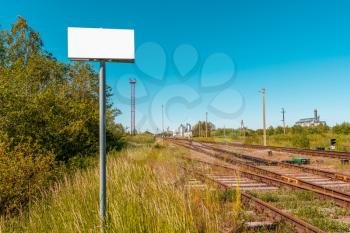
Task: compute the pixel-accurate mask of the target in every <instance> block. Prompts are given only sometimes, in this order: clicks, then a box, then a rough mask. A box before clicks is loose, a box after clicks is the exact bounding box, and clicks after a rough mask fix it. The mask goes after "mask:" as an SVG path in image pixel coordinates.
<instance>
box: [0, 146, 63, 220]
mask: <svg viewBox="0 0 350 233" xmlns="http://www.w3.org/2000/svg"><path fill="white" fill-rule="evenodd" d="M57 174H58V167H57V165H56V162H55V160H54V155H53V154H52V153H46V152H42V151H41V150H40V149H39V148H38V146H37V145H36V144H29V143H21V144H18V145H17V146H16V147H15V148H14V149H13V150H10V151H9V150H8V146H7V145H6V144H4V143H2V144H1V145H0V213H2V214H5V215H6V216H10V215H11V214H12V213H18V212H19V211H20V210H21V209H22V207H23V206H25V205H26V204H27V203H28V202H29V201H30V200H31V199H34V198H36V197H37V196H38V194H39V192H40V190H42V189H45V188H47V187H48V186H49V185H50V184H51V182H52V181H53V180H54V178H55V177H56V175H57Z"/></svg>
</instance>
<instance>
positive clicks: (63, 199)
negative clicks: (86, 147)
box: [0, 146, 221, 233]
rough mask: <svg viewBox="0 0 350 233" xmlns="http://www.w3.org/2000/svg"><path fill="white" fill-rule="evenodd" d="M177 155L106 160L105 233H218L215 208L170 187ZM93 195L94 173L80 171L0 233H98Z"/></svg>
mask: <svg viewBox="0 0 350 233" xmlns="http://www.w3.org/2000/svg"><path fill="white" fill-rule="evenodd" d="M176 153H180V152H176V151H175V150H174V149H169V148H167V147H163V146H143V147H137V148H129V149H126V150H123V151H122V152H118V153H117V152H115V153H112V154H109V156H108V162H107V172H108V174H107V196H108V210H107V211H108V217H107V223H108V224H107V232H219V229H220V222H219V220H220V218H219V217H218V216H219V214H220V212H221V209H220V208H219V207H218V206H220V202H219V201H217V203H214V202H213V201H209V200H210V198H209V199H208V198H205V197H203V196H202V194H200V193H195V192H194V193H190V194H189V193H187V192H186V190H184V189H182V188H181V187H179V186H175V185H174V184H175V183H176V182H177V179H178V177H179V175H180V174H178V173H179V170H178V169H177V168H176V167H175V166H174V164H175V163H176V160H175V159H174V157H175V156H176ZM141 155H142V156H141ZM98 193H99V169H98V167H94V168H88V169H85V170H84V171H79V172H77V173H76V174H75V175H74V176H73V177H66V178H65V179H63V180H62V181H61V182H59V183H57V184H56V185H55V186H54V187H52V189H50V190H45V191H43V196H44V197H43V198H42V199H38V200H34V201H32V203H31V206H30V207H29V210H28V211H26V212H23V213H21V214H20V215H19V216H17V217H14V218H11V219H4V218H2V219H0V232H4V233H5V232H6V233H7V232H32V233H34V232H35V233H40V232H98V231H99V226H100V224H99V217H98V209H99V203H98V200H99V196H98ZM214 207H215V208H214Z"/></svg>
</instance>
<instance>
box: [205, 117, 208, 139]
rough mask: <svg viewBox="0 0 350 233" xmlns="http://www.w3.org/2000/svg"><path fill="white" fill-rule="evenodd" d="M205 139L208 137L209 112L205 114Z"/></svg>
mask: <svg viewBox="0 0 350 233" xmlns="http://www.w3.org/2000/svg"><path fill="white" fill-rule="evenodd" d="M205 137H206V138H207V137H208V112H206V113H205Z"/></svg>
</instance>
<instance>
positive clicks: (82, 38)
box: [68, 27, 135, 62]
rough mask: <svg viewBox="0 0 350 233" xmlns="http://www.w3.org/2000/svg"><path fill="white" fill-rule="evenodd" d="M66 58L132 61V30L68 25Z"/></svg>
mask: <svg viewBox="0 0 350 233" xmlns="http://www.w3.org/2000/svg"><path fill="white" fill-rule="evenodd" d="M68 58H69V59H71V60H89V61H118V62H134V59H135V45H134V30H131V29H103V28H76V27H69V28H68Z"/></svg>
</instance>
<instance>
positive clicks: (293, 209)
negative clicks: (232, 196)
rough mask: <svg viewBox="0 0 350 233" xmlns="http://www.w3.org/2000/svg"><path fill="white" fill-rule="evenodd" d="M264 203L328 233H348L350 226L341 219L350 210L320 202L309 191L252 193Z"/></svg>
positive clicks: (330, 203) (349, 213)
mask: <svg viewBox="0 0 350 233" xmlns="http://www.w3.org/2000/svg"><path fill="white" fill-rule="evenodd" d="M252 194H253V195H254V196H256V197H258V198H261V199H262V200H263V201H266V202H270V203H272V204H273V205H275V206H276V207H278V208H281V209H285V210H288V211H289V212H290V213H292V214H293V215H294V216H297V217H299V218H300V219H303V220H304V221H306V222H309V223H310V224H312V225H314V226H317V227H319V228H320V229H323V230H325V231H327V232H348V231H350V224H349V223H344V222H342V221H341V220H340V219H339V218H340V217H344V216H349V215H350V210H349V209H344V208H341V207H338V206H336V205H335V204H334V203H333V202H331V201H326V200H320V199H319V198H318V197H317V195H315V194H314V193H312V192H309V191H293V192H291V191H290V190H283V189H282V190H279V191H274V192H264V193H252Z"/></svg>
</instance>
